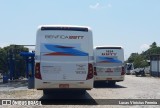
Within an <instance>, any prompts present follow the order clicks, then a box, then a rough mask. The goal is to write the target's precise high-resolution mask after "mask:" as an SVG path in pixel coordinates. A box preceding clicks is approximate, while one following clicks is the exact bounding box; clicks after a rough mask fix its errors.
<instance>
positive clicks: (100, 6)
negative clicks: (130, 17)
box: [89, 3, 112, 9]
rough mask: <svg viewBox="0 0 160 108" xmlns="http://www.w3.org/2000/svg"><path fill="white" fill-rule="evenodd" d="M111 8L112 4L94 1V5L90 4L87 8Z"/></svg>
mask: <svg viewBox="0 0 160 108" xmlns="http://www.w3.org/2000/svg"><path fill="white" fill-rule="evenodd" d="M107 7H108V8H111V7H112V4H110V3H109V4H107V5H102V4H100V3H96V4H95V5H90V6H89V8H91V9H104V8H107Z"/></svg>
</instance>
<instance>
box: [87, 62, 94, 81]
mask: <svg viewBox="0 0 160 108" xmlns="http://www.w3.org/2000/svg"><path fill="white" fill-rule="evenodd" d="M92 78H93V65H92V64H91V63H88V75H87V78H86V80H89V79H92Z"/></svg>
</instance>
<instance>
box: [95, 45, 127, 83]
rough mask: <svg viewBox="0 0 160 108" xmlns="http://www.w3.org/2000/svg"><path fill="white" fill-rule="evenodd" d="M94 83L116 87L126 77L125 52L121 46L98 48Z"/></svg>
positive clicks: (96, 50)
mask: <svg viewBox="0 0 160 108" xmlns="http://www.w3.org/2000/svg"><path fill="white" fill-rule="evenodd" d="M94 70H95V72H94V82H95V83H96V82H108V83H109V84H110V85H115V83H116V82H119V81H123V80H124V75H125V68H124V51H123V48H122V47H121V46H97V47H95V49H94Z"/></svg>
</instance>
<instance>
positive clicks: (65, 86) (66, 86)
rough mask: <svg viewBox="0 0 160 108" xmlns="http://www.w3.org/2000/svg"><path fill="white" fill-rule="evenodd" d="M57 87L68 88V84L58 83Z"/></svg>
mask: <svg viewBox="0 0 160 108" xmlns="http://www.w3.org/2000/svg"><path fill="white" fill-rule="evenodd" d="M59 88H69V84H59Z"/></svg>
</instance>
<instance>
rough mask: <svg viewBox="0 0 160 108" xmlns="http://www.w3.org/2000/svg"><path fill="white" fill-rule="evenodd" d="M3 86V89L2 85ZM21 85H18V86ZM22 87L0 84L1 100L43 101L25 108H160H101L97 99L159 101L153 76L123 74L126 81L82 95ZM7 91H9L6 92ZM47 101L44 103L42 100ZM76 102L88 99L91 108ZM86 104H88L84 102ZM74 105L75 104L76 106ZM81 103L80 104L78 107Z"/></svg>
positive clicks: (158, 85) (159, 87)
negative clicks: (45, 91) (48, 93)
mask: <svg viewBox="0 0 160 108" xmlns="http://www.w3.org/2000/svg"><path fill="white" fill-rule="evenodd" d="M2 85H3V86H2ZM19 85H20V84H19ZM24 85H25V86H22V85H21V86H20V87H18V86H16V87H14V86H11V85H10V86H11V87H10V86H5V85H4V84H0V99H36V100H40V101H41V102H42V106H23V107H26V108H30V107H33V108H40V107H42V108H50V107H53V106H54V108H61V107H65V108H83V107H85V108H86V107H87V108H160V106H159V105H141V106H140V105H101V102H102V101H107V100H100V99H160V78H154V77H135V76H134V75H126V76H125V81H123V82H117V83H116V86H114V87H113V86H108V85H107V84H105V83H103V84H97V85H95V88H94V89H92V90H90V91H87V92H86V94H85V95H80V94H78V93H79V92H69V93H68V92H67V93H64V92H55V93H54V94H52V95H49V96H48V95H43V92H42V91H41V90H34V89H30V90H28V89H27V87H26V84H24ZM7 88H8V89H7ZM45 99H47V100H45ZM50 99H71V100H69V101H67V105H64V104H66V101H65V100H62V101H61V102H60V101H58V102H55V101H53V100H50ZM75 99H83V100H82V102H84V99H90V103H89V104H92V105H87V104H88V103H82V102H81V101H80V102H77V101H75ZM87 102H88V101H87ZM75 104H77V105H75ZM81 104H83V105H81ZM14 107H15V108H21V107H22V106H20V105H18V106H0V108H14Z"/></svg>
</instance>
